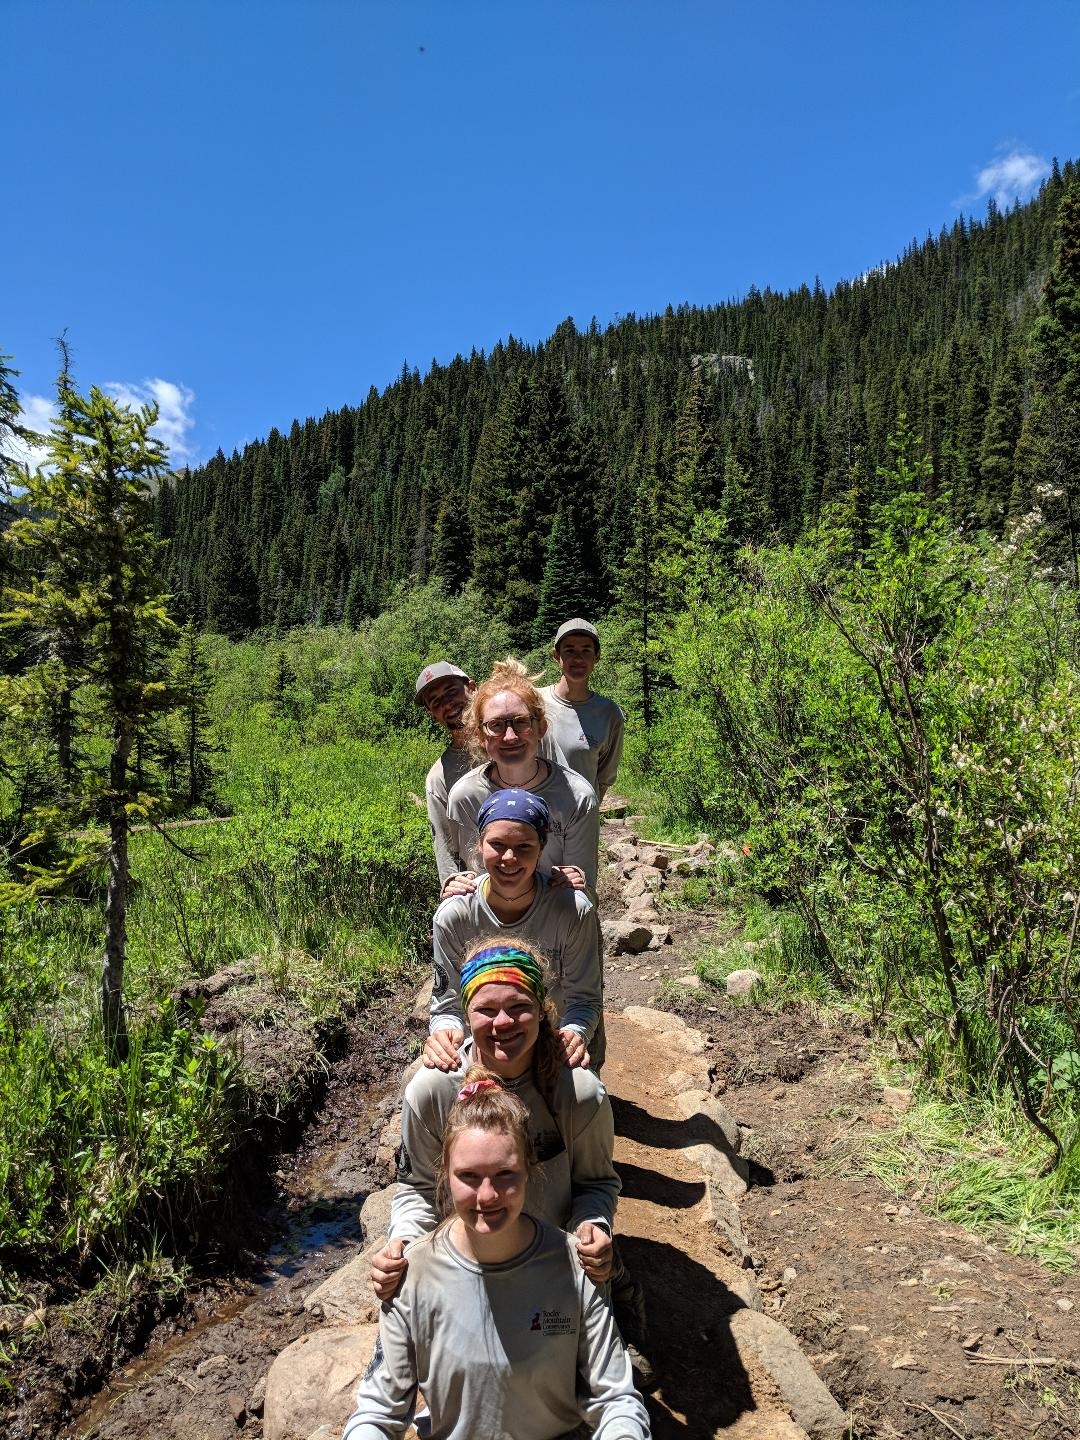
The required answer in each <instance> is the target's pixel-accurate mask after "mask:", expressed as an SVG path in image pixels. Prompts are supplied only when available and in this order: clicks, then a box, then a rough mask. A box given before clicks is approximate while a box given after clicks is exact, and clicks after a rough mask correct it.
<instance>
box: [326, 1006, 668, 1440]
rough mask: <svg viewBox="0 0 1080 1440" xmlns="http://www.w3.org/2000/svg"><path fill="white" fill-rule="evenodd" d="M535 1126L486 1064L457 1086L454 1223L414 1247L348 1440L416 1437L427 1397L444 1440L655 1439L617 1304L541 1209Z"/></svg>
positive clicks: (442, 1177) (450, 1181)
mask: <svg viewBox="0 0 1080 1440" xmlns="http://www.w3.org/2000/svg"><path fill="white" fill-rule="evenodd" d="M499 988H501V987H500V986H498V985H496V984H495V983H494V982H489V983H488V984H486V985H481V986H480V987H479V989H478V991H477V992H476V993H477V995H481V996H482V995H483V993H484V991H485V990H495V989H499ZM521 993H524V994H526V995H529V996H530V998H531V990H530V989H529V988H526V989H525V990H524V991H523V992H521ZM474 998H475V997H474ZM493 1028H495V1029H497V1030H498V1032H499V1034H500V1036H501V1038H502V1039H507V1040H509V1039H510V1038H511V1037H510V1035H509V1032H508V1030H507V1027H506V1026H505V1025H498V1024H496V1025H495V1026H494V1027H493ZM511 1028H513V1029H515V1030H516V1029H518V1028H519V1027H518V1025H517V1022H515V1024H514V1026H513V1027H511ZM500 1044H501V1041H500ZM494 1048H495V1049H498V1048H500V1046H499V1044H496V1045H495V1047H494ZM560 1068H561V1069H562V1070H563V1073H565V1074H568V1075H583V1074H584V1075H587V1074H588V1072H583V1071H580V1070H578V1071H567V1070H565V1067H560ZM430 1073H439V1072H430ZM590 1078H591V1077H590ZM529 1129H530V1122H529V1112H528V1109H527V1107H526V1106H525V1104H524V1103H523V1102H522V1100H521V1098H520V1097H519V1096H517V1095H515V1094H512V1093H510V1092H509V1091H508V1090H507V1089H505V1088H504V1085H503V1083H502V1081H501V1078H500V1077H498V1076H497V1075H495V1074H492V1073H490V1072H489V1071H486V1070H485V1069H483V1068H481V1067H476V1066H472V1067H470V1068H469V1069H468V1070H467V1071H466V1073H465V1075H464V1084H462V1083H461V1077H458V1079H457V1080H456V1081H455V1086H454V1098H453V1101H452V1103H451V1105H450V1108H449V1112H448V1114H447V1116H446V1119H445V1123H444V1125H443V1127H442V1136H441V1144H440V1153H439V1163H438V1178H437V1187H436V1188H437V1195H438V1197H439V1198H440V1200H441V1202H442V1208H443V1210H444V1213H445V1214H446V1219H445V1220H444V1221H443V1222H442V1223H441V1224H439V1225H438V1226H437V1227H436V1228H435V1229H434V1231H433V1232H432V1233H431V1234H428V1235H425V1236H424V1237H423V1238H422V1239H419V1240H417V1241H415V1242H414V1243H413V1244H412V1245H410V1246H409V1251H408V1257H407V1262H408V1272H407V1274H406V1276H405V1279H404V1281H403V1282H402V1283H401V1286H400V1289H399V1290H398V1293H397V1294H396V1295H395V1296H394V1298H393V1299H392V1300H391V1301H389V1302H388V1303H386V1304H384V1305H383V1308H382V1314H381V1316H380V1320H379V1339H378V1343H377V1344H376V1347H375V1353H374V1356H373V1357H372V1361H371V1364H370V1366H369V1367H368V1371H367V1374H366V1375H365V1377H364V1379H363V1381H362V1382H361V1384H360V1388H359V1391H358V1393H357V1405H356V1409H355V1411H354V1412H353V1414H352V1415H351V1416H350V1418H349V1419H348V1420H347V1421H346V1424H345V1430H344V1435H343V1440H390V1437H401V1436H404V1434H405V1432H406V1430H407V1429H408V1426H409V1425H410V1423H412V1421H413V1418H414V1415H415V1412H416V1407H417V1392H418V1390H422V1391H423V1394H424V1399H425V1401H426V1403H427V1407H428V1411H429V1413H428V1415H426V1416H425V1417H424V1419H425V1426H424V1433H425V1434H427V1435H430V1436H431V1437H432V1440H479V1437H484V1440H508V1437H510V1436H513V1437H514V1440H568V1437H569V1436H570V1435H571V1434H572V1433H574V1432H577V1430H578V1427H579V1426H580V1424H581V1423H582V1422H584V1423H585V1424H586V1425H587V1426H588V1429H589V1432H590V1433H591V1434H592V1435H593V1436H595V1437H596V1440H649V1437H650V1435H651V1431H650V1427H649V1417H648V1413H647V1412H646V1410H645V1407H644V1404H643V1403H642V1400H641V1396H640V1395H639V1394H638V1393H637V1391H636V1390H635V1389H634V1385H633V1378H632V1371H631V1366H630V1359H629V1356H628V1353H627V1350H626V1348H625V1346H624V1345H623V1343H622V1340H621V1338H620V1336H619V1332H618V1330H617V1329H616V1326H615V1323H614V1320H613V1318H612V1314H611V1310H610V1308H609V1306H608V1303H607V1301H606V1300H605V1298H604V1297H603V1295H602V1294H601V1292H600V1291H599V1290H598V1289H597V1288H596V1286H595V1285H594V1284H593V1282H592V1281H591V1280H590V1279H589V1277H588V1275H587V1274H586V1272H585V1269H584V1268H583V1266H582V1264H581V1263H580V1259H579V1256H578V1254H577V1252H576V1248H575V1245H574V1242H573V1241H572V1240H570V1239H569V1238H568V1237H567V1236H566V1235H565V1234H564V1233H563V1232H562V1231H561V1230H559V1229H556V1228H555V1227H554V1226H553V1225H552V1224H550V1223H549V1222H548V1221H547V1220H545V1219H543V1218H540V1217H538V1216H536V1215H534V1214H533V1213H531V1212H530V1210H529V1208H528V1205H527V1194H528V1181H529V1167H530V1159H531V1155H530V1135H529ZM417 1418H419V1417H417Z"/></svg>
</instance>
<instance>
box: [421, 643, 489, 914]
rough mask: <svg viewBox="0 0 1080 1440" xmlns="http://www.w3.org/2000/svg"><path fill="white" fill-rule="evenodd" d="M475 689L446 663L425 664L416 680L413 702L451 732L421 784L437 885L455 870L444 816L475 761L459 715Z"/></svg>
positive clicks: (453, 848) (452, 845) (454, 844)
mask: <svg viewBox="0 0 1080 1440" xmlns="http://www.w3.org/2000/svg"><path fill="white" fill-rule="evenodd" d="M475 689H476V682H475V681H473V680H470V679H469V677H468V675H466V673H465V671H464V670H462V669H461V668H460V667H459V666H457V665H451V663H450V662H449V660H436V661H435V663H434V664H432V665H426V666H425V667H424V669H423V670H421V671H420V674H419V675H418V676H417V677H416V703H417V705H419V706H421V708H422V709H424V710H426V711H427V713H428V714H429V715H430V716H431V718H432V720H434V722H435V724H436V725H441V726H443V728H444V729H446V730H449V732H450V744H449V745H448V746H447V747H446V749H445V750H444V751H443V753H442V754H441V755H440V756H439V758H438V759H437V760H436V761H435V764H434V765H432V767H431V769H430V770H429V771H428V773H427V779H426V780H425V781H424V800H425V802H426V804H427V813H428V824H429V825H430V826H431V841H432V844H433V845H434V847H435V864H436V865H437V866H438V868H439V885H440V886H442V885H444V884H445V883H446V881H447V879H448V878H449V877H450V876H451V875H453V874H454V872H455V871H456V870H457V868H458V865H457V839H456V836H455V834H454V831H453V828H452V827H451V824H450V820H449V818H448V816H447V813H446V797H447V796H448V795H449V794H450V791H451V789H452V788H453V786H454V784H455V783H456V782H457V781H458V780H460V779H461V777H462V776H463V775H467V774H468V773H469V771H470V770H471V769H472V767H473V765H474V763H475V762H474V760H473V758H472V755H471V754H470V752H469V747H468V745H467V744H466V741H465V727H464V724H463V723H462V716H463V715H464V713H465V706H466V705H467V704H468V703H469V696H470V695H471V694H472V692H473V691H474V690H475Z"/></svg>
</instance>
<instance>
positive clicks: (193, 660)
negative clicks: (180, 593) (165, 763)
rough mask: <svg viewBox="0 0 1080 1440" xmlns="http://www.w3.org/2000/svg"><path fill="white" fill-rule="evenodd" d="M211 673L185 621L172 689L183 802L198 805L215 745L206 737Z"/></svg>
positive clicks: (210, 770) (208, 777)
mask: <svg viewBox="0 0 1080 1440" xmlns="http://www.w3.org/2000/svg"><path fill="white" fill-rule="evenodd" d="M212 688H213V676H212V674H211V671H210V662H209V660H208V659H207V655H206V645H205V642H204V641H203V640H202V638H201V637H200V635H199V632H198V631H197V630H196V629H195V623H194V621H192V620H189V621H188V622H187V624H186V625H185V626H184V628H183V629H182V630H181V632H180V641H179V644H178V645H177V647H176V650H175V652H174V654H173V690H174V693H175V696H176V701H177V705H178V715H179V720H180V730H181V753H182V755H183V759H184V765H185V770H186V774H187V803H188V806H189V807H190V808H191V809H194V808H195V806H196V805H200V804H202V803H203V802H204V801H205V800H206V798H207V796H208V795H209V793H210V789H211V785H212V781H213V756H214V754H215V750H216V747H215V746H214V744H213V742H212V741H211V739H210V691H211V689H212Z"/></svg>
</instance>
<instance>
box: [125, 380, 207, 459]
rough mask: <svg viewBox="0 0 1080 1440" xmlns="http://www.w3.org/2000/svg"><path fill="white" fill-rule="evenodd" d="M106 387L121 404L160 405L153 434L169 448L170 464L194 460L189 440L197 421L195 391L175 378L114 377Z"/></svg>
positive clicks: (192, 446) (193, 452) (192, 448)
mask: <svg viewBox="0 0 1080 1440" xmlns="http://www.w3.org/2000/svg"><path fill="white" fill-rule="evenodd" d="M105 389H106V390H107V391H108V392H109V394H110V395H111V396H112V397H113V399H114V400H119V402H120V403H121V405H132V406H137V405H149V404H151V403H153V404H156V405H157V407H158V418H157V424H156V425H155V426H154V428H153V430H152V432H151V433H152V434H153V435H155V436H157V438H158V439H159V440H160V441H161V442H162V443H163V444H164V445H166V446H167V447H168V451H169V464H170V465H171V466H173V468H176V467H178V466H181V465H189V464H190V463H191V462H192V461H193V460H194V459H195V446H194V445H193V444H191V442H190V441H189V439H188V432H189V431H190V430H191V429H192V428H193V426H194V424H195V416H194V415H193V414H192V407H193V406H194V404H195V391H194V390H189V389H188V387H187V386H186V385H178V384H176V382H175V381H173V380H161V379H154V380H144V381H143V383H142V384H141V385H134V384H130V383H129V382H128V381H126V380H114V381H111V382H110V383H109V384H108V385H106V386H105Z"/></svg>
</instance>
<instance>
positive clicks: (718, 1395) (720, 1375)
mask: <svg viewBox="0 0 1080 1440" xmlns="http://www.w3.org/2000/svg"><path fill="white" fill-rule="evenodd" d="M676 1038H677V1039H678V1038H681V1037H678V1036H677V1037H676ZM608 1044H609V1051H608V1054H609V1060H608V1063H607V1064H606V1065H605V1067H604V1081H605V1084H606V1085H607V1086H608V1088H609V1090H610V1092H611V1095H612V1100H613V1104H614V1106H615V1115H616V1129H617V1140H616V1147H615V1158H616V1161H617V1163H618V1167H619V1173H620V1175H621V1177H622V1181H623V1193H622V1196H621V1197H620V1200H619V1217H618V1228H619V1244H620V1247H621V1248H622V1250H623V1253H624V1256H625V1259H626V1263H627V1265H628V1266H629V1267H630V1269H631V1271H632V1273H633V1274H634V1275H635V1276H638V1277H640V1279H641V1282H642V1284H643V1285H644V1287H645V1292H646V1298H647V1302H648V1314H649V1323H650V1338H649V1347H648V1348H649V1353H650V1358H651V1359H652V1360H653V1362H654V1364H655V1366H656V1369H657V1373H658V1375H659V1377H660V1382H661V1383H660V1386H659V1388H658V1389H657V1391H656V1393H655V1394H654V1395H652V1396H650V1397H649V1409H650V1412H651V1415H652V1422H653V1434H654V1436H655V1437H656V1440H675V1437H705V1436H721V1435H722V1436H725V1437H730V1440H766V1437H768V1440H789V1437H790V1440H796V1437H801V1436H803V1435H804V1434H805V1432H804V1431H803V1430H802V1429H801V1428H799V1427H798V1426H797V1425H796V1424H795V1423H793V1421H792V1418H791V1416H790V1414H789V1408H788V1405H787V1404H786V1403H785V1400H784V1397H783V1395H782V1394H781V1393H780V1390H779V1388H778V1385H777V1382H776V1379H775V1377H774V1376H773V1375H772V1374H771V1373H770V1371H769V1368H768V1366H767V1365H766V1364H765V1363H763V1361H762V1359H761V1358H760V1357H759V1356H757V1355H755V1354H754V1352H753V1349H752V1348H750V1347H748V1346H746V1345H743V1344H740V1343H739V1340H738V1339H737V1337H736V1336H735V1335H734V1334H733V1333H732V1326H731V1320H732V1317H733V1316H734V1315H736V1314H737V1313H738V1312H739V1311H740V1310H742V1309H743V1308H744V1307H745V1306H746V1304H747V1302H748V1301H749V1302H750V1303H751V1304H753V1303H754V1301H755V1298H756V1297H755V1290H756V1287H755V1286H754V1283H753V1280H752V1278H751V1276H750V1275H749V1274H748V1272H747V1270H746V1269H745V1268H744V1267H743V1266H742V1265H741V1264H737V1263H736V1260H735V1258H733V1257H732V1255H731V1253H730V1251H731V1248H732V1247H731V1244H730V1242H729V1243H727V1244H724V1243H722V1242H721V1239H720V1232H718V1230H717V1227H716V1225H715V1222H714V1221H713V1218H712V1216H711V1214H710V1204H709V1196H708V1193H707V1190H708V1181H707V1180H706V1177H705V1174H704V1172H703V1170H702V1166H701V1163H700V1161H698V1160H697V1159H695V1158H691V1157H692V1156H693V1154H694V1147H696V1146H697V1145H698V1144H700V1143H701V1133H702V1132H701V1129H700V1128H699V1127H695V1125H694V1123H693V1121H692V1120H691V1119H688V1118H687V1117H686V1116H685V1115H682V1114H680V1113H679V1111H678V1109H677V1107H676V1106H675V1104H674V1103H673V1099H672V1088H673V1083H672V1082H673V1076H674V1077H675V1079H674V1086H675V1088H676V1089H677V1090H679V1091H683V1090H684V1089H685V1086H686V1084H687V1082H688V1080H692V1079H693V1077H692V1076H691V1075H689V1074H688V1073H687V1071H686V1069H685V1067H686V1065H687V1064H688V1063H692V1061H691V1059H690V1057H689V1056H688V1055H687V1054H686V1052H685V1051H681V1050H680V1049H679V1048H673V1043H672V1041H671V1039H670V1037H668V1036H664V1035H662V1034H657V1033H656V1032H655V1031H653V1030H651V1029H648V1028H645V1027H643V1026H642V1025H640V1024H636V1023H633V1022H631V1021H629V1020H627V1019H625V1018H624V1017H622V1016H619V1015H612V1016H611V1017H610V1020H609V1025H608ZM702 1078H707V1077H702ZM687 1147H690V1148H689V1149H688V1148H687ZM807 1369H809V1367H807ZM802 1378H803V1380H804V1382H805V1381H806V1380H807V1378H808V1377H807V1376H806V1375H804V1376H803V1377H802ZM809 1379H810V1382H811V1384H812V1383H813V1379H814V1377H813V1375H812V1372H811V1373H810V1375H809ZM834 1418H837V1419H838V1418H839V1417H834ZM819 1433H824V1432H819ZM837 1433H839V1432H837Z"/></svg>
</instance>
